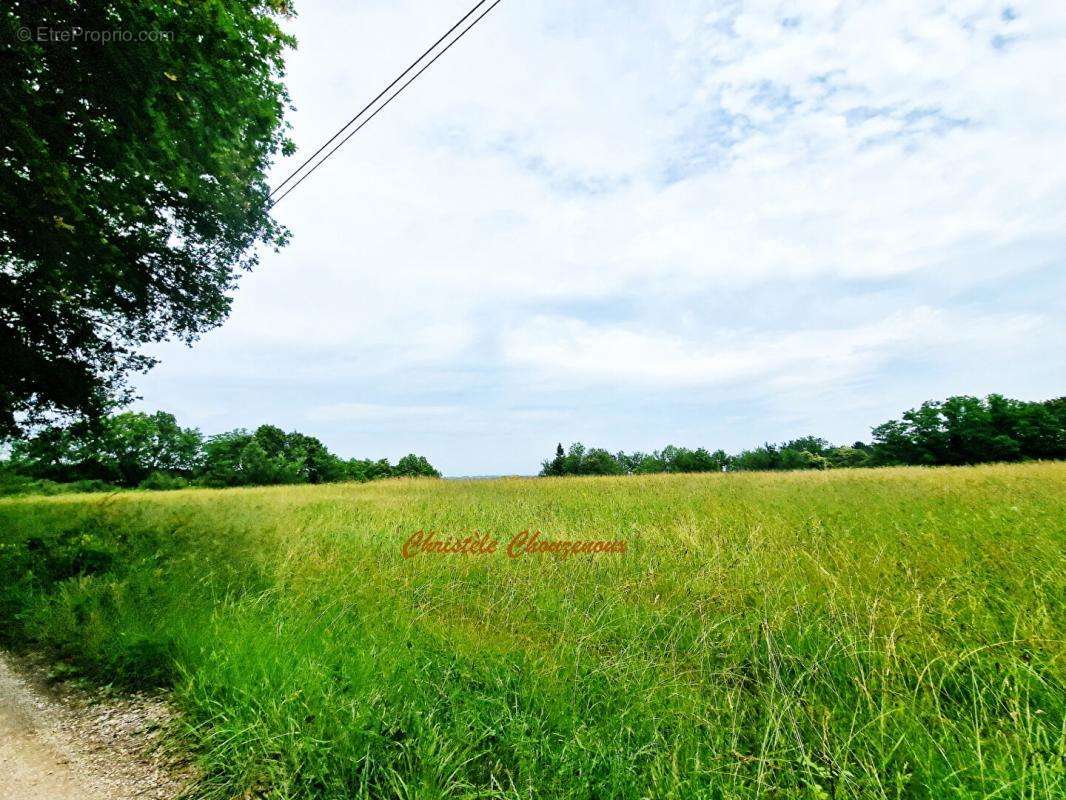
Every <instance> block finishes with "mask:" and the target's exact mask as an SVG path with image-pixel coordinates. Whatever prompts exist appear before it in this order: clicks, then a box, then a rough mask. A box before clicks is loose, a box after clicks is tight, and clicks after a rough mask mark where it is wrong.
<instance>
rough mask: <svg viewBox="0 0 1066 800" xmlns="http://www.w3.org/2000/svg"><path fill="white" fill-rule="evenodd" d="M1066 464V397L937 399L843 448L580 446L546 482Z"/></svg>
mask: <svg viewBox="0 0 1066 800" xmlns="http://www.w3.org/2000/svg"><path fill="white" fill-rule="evenodd" d="M1061 458H1066V398H1062V397H1060V398H1058V399H1055V400H1047V401H1045V402H1042V403H1037V402H1026V401H1022V400H1010V399H1008V398H1005V397H1003V396H1002V395H998V394H992V395H989V396H988V397H987V398H985V399H983V400H982V399H980V398H977V397H970V396H968V395H960V396H956V397H949V398H948V399H947V400H943V401H936V400H930V401H928V402H926V403H923V404H922V405H921V406H920V407H918V408H916V409H911V410H910V411H907V412H904V414H903V415H902V417H901V418H900V419H898V420H890V421H888V422H885V423H884V424H882V425H878V426H877V427H875V428H874V429H873V441H872V443H869V444H867V443H866V442H855V443H854V444H853V445H850V446H848V445H840V446H835V445H832V444H830V443H829V442H828V441H827V440H825V439H823V438H821V437H819V436H803V437H800V438H798V439H793V440H792V441H789V442H785V443H783V444H770V443H766V444H763V445H760V446H758V447H754V448H751V449H750V450H742V451H741V452H739V453H736V454H734V455H727V454H726V453H725V451H723V450H715V451H714V452H713V453H712V452H709V451H708V450H706V449H704V448H699V449H696V450H689V449H686V448H684V447H674V446H672V445H671V446H668V447H664V448H663V449H662V450H661V451H655V452H653V453H650V454H647V453H641V452H635V453H624V452H620V453H616V454H614V455H612V454H611V453H609V452H607V451H606V450H602V449H599V448H591V449H587V448H586V447H585V446H584V445H583V444H581V443H580V442H579V443H576V444H572V445H571V446H570V449H569V451H567V450H564V449H563V446H562V444H561V443H560V444H559V445H558V446H557V447H556V451H555V457H554V458H551V459H548V460H547V461H545V462H544V463H543V465H542V469H541V472H540V474H541V475H543V476H557V475H631V474H642V473H651V472H717V471H720V470H722V469H723V468H725V469H728V470H792V469H833V468H840V467H876V466H890V465H927V466H939V465H948V464H979V463H983V462H988V461H1018V460H1021V459H1061Z"/></svg>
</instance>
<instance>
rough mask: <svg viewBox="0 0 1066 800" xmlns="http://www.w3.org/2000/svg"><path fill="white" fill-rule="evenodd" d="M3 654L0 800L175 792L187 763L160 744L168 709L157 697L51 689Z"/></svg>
mask: <svg viewBox="0 0 1066 800" xmlns="http://www.w3.org/2000/svg"><path fill="white" fill-rule="evenodd" d="M45 674H46V673H45V671H44V669H43V668H42V667H41V666H39V665H35V664H33V663H32V662H30V661H27V660H25V659H16V658H14V657H12V656H10V655H9V654H6V653H0V800H132V798H142V799H143V798H174V797H177V796H178V795H179V794H180V793H181V789H182V787H183V786H184V785H186V784H187V782H188V781H189V777H190V775H191V770H190V769H189V767H188V765H187V764H181V763H176V762H175V761H174V760H173V759H172V758H170V757H168V756H167V755H166V753H165V752H164V750H163V748H161V747H160V744H161V737H162V734H163V730H164V726H165V724H166V723H167V722H168V721H169V720H170V719H172V716H173V715H172V712H171V711H170V710H169V709H168V708H167V707H166V704H165V703H164V702H163V701H162V699H161V698H159V697H157V696H148V695H134V696H125V697H121V698H115V697H110V696H107V695H104V694H94V693H90V692H87V691H85V690H81V689H77V688H74V687H67V688H60V689H56V688H52V687H49V686H48V684H47V681H46V680H45Z"/></svg>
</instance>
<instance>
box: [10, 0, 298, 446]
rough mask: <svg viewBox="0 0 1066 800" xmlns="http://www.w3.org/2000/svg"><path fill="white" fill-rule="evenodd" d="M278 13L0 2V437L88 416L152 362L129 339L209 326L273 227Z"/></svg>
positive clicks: (272, 239) (263, 2)
mask: <svg viewBox="0 0 1066 800" xmlns="http://www.w3.org/2000/svg"><path fill="white" fill-rule="evenodd" d="M288 13H290V12H289V9H288V5H287V3H286V2H285V1H284V0H213V1H212V2H209V3H172V2H167V1H166V0H112V2H107V3H103V2H70V0H32V1H31V2H26V1H25V0H15V2H12V3H7V4H5V7H4V9H3V10H2V11H0V53H3V75H4V79H3V80H2V81H0V106H2V107H3V109H4V113H3V114H0V435H12V434H17V433H20V432H22V431H24V430H25V426H26V425H27V424H28V423H33V422H39V421H40V420H42V419H46V418H48V417H49V416H53V415H56V414H60V415H63V414H73V415H78V416H81V417H85V418H90V419H92V418H95V417H98V416H99V415H100V414H101V413H102V412H103V410H104V409H105V408H107V407H108V406H109V405H110V404H112V403H114V402H115V401H117V400H121V399H123V398H124V397H127V396H128V394H129V390H128V386H127V382H126V376H127V375H128V373H129V372H130V371H132V370H141V369H146V368H147V367H148V366H150V365H151V364H152V363H153V360H152V359H151V358H150V357H148V356H146V355H145V354H143V353H142V352H141V348H142V346H143V345H145V344H147V343H149V342H155V341H161V340H163V339H168V338H178V339H181V340H185V341H192V340H194V339H195V338H196V337H197V336H199V335H200V334H201V333H202V332H204V331H205V330H208V329H210V328H212V327H214V326H216V325H218V324H219V323H220V322H221V321H222V320H223V319H224V318H225V316H226V314H227V313H228V310H229V306H230V298H229V295H228V293H229V292H230V290H231V289H233V287H234V285H235V282H236V279H237V275H238V274H239V272H240V271H241V270H246V269H250V268H252V267H253V266H254V265H255V264H256V263H257V256H256V250H255V245H256V244H257V243H260V244H266V245H269V246H274V247H278V246H281V245H282V244H283V243H284V241H285V236H286V234H285V232H284V230H283V229H282V228H280V227H279V226H278V225H277V224H276V223H275V222H274V221H273V220H272V219H271V218H270V216H269V215H268V213H267V212H268V193H269V188H268V186H267V184H266V179H265V174H266V169H267V167H268V165H269V164H270V162H271V161H272V159H273V158H274V157H275V156H276V154H278V153H279V152H282V151H286V152H287V151H288V150H289V149H290V147H291V144H290V143H289V142H288V141H287V139H286V137H285V135H284V123H283V113H284V111H285V109H286V107H287V105H288V97H287V95H286V93H285V88H284V85H283V83H282V78H283V75H284V64H283V60H282V57H283V53H284V51H285V50H286V48H288V47H290V46H292V45H293V44H294V42H293V40H292V38H291V37H289V36H287V35H286V34H285V33H284V32H283V31H282V30H281V28H280V27H279V24H278V20H279V17H281V16H284V15H286V14H288ZM104 33H107V34H111V35H112V40H111V41H107V40H105V37H104V36H103V35H102V34H104ZM116 33H117V34H119V35H120V36H121V38H115V37H114V35H113V34H116Z"/></svg>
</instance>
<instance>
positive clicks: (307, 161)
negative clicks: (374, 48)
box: [267, 0, 485, 198]
mask: <svg viewBox="0 0 1066 800" xmlns="http://www.w3.org/2000/svg"><path fill="white" fill-rule="evenodd" d="M484 2H485V0H478V2H476V3H475V4H474V7H473V8H471V9H470V10H469V11H467V12H466V13H465V14H464V15H463V16H462V18H461V19H460V20H459V21H458V22H456V23H455V24H454V25H452V27H451V28H449V29H448V32H447V33H445V34H444V35H443V36H441V37H440V38H439V39H437V41H435V42H434V43H433V44H432V45H430V47H429V48H428V49H427V50H426V52H424V53H423V54H422V55H420V56H419V57H418V58H416V59H415V60H414V61H412V62H411V65H410V66H409V67H408V68H407V69H405V70H404V71H403V72H401V73H400V74H399V75H397V76H396V79H395V80H394V81H393V82H392V83H390V84H389V85H388V86H386V87H385V88H384V89H382V90H381V94H379V95H378V96H377V97H375V98H374V99H373V100H371V101H370V102H369V103H367V104H366V105H365V106H363V108H362V109H361V110H360V111H359V113H358V114H356V115H355V116H354V117H352V118H351V119H350V120H348V121H347V122H345V123H344V125H342V126H341V129H340V130H339V131H337V132H336V133H335V134H333V135H332V136H331V137H329V139H328V140H327V141H326V142H325V143H324V144H323V145H322V146H321V147H319V148H318V149H317V150H315V152H313V153H312V154H311V155H309V156H308V157H307V158H306V159H305V160H304V162H303V163H302V164H301V165H300V166H298V167H297V168H296V169H294V170H293V171H292V172H290V173H289V176H288V177H287V178H286V179H285V180H283V181H282V182H281V183H279V184H278V185H277V186H275V187H274V188H273V189H271V191H270V194H269V195H267V197H268V198H269V197H273V196H274V195H275V194H277V193H278V190H279V189H281V187H282V186H284V185H285V184H286V183H288V182H289V181H291V180H292V179H293V178H295V177H296V176H297V175H298V174H299V172H300V170H302V169H303V168H304V167H306V166H307V165H308V164H310V163H311V162H312V161H313V160H314V158H315V156H317V155H318V154H319V153H321V152H322V151H323V150H325V149H326V147H328V146H329V144H330V143H331V142H332V141H333V140H334V139H336V138H337V137H338V136H340V135H341V134H342V133H344V131H345V130H347V128H348V126H350V125H351V124H352V123H353V122H355V121H356V120H357V119H359V117H361V116H362V115H363V114H365V113H366V110H367V109H368V108H370V107H371V106H372V105H374V103H376V102H377V101H378V100H380V99H381V98H382V97H384V96H385V93H386V92H387V91H389V89H391V88H392V87H393V86H395V85H396V84H397V83H399V82H400V79H401V78H403V76H404V75H406V74H407V73H408V72H410V71H411V70H412V69H414V68H415V66H416V65H417V64H418V62H419V61H421V60H422V59H423V58H425V57H426V56H428V55H429V54H430V53H432V52H433V50H435V49H436V47H437V46H438V45H439V44H440V43H441V42H443V41H444V40H445V39H447V38H448V37H449V36H451V35H452V33H454V32H455V29H456V28H458V27H459V26H460V25H462V24H463V23H464V22H466V20H467V18H468V17H469V16H470V15H471V14H473V13H474V12H475V11H477V9H478V7H479V6H481V5H482V4H483V3H484Z"/></svg>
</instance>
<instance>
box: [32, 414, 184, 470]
mask: <svg viewBox="0 0 1066 800" xmlns="http://www.w3.org/2000/svg"><path fill="white" fill-rule="evenodd" d="M201 443H202V437H201V435H200V432H199V431H198V430H196V429H195V428H182V427H181V426H179V425H178V422H177V420H176V419H175V418H174V416H173V415H172V414H167V413H165V412H162V411H157V412H155V413H154V414H143V413H139V412H132V411H127V412H124V413H122V414H116V415H114V416H110V417H106V418H104V419H103V420H102V422H101V424H99V425H97V426H89V425H86V424H77V425H72V426H69V427H66V428H56V427H51V428H45V429H44V430H42V431H40V432H38V433H37V435H35V436H33V437H32V438H29V439H22V440H16V441H15V442H14V443H13V445H12V460H13V461H14V463H15V464H16V466H17V468H18V469H20V470H21V471H22V472H24V473H26V474H28V475H33V476H34V477H38V478H48V479H50V480H57V481H75V480H104V481H108V482H109V483H115V484H118V485H119V486H137V485H138V484H139V483H141V481H143V480H144V479H145V478H147V477H148V476H149V475H150V474H152V473H153V472H160V473H165V474H167V475H171V476H181V477H190V476H192V475H193V474H194V473H195V471H196V470H197V469H198V468H199V465H200V447H201Z"/></svg>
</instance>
